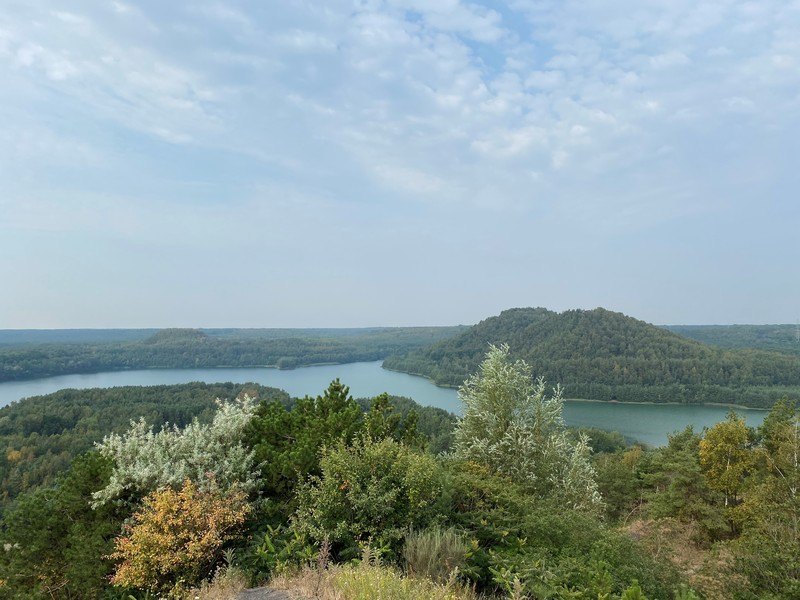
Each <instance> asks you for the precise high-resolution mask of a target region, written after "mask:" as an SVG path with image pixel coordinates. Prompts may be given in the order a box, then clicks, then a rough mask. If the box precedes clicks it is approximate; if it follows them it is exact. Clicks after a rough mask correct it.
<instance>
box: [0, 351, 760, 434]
mask: <svg viewBox="0 0 800 600" xmlns="http://www.w3.org/2000/svg"><path fill="white" fill-rule="evenodd" d="M336 377H338V378H339V379H340V380H341V381H342V382H343V383H345V384H346V385H348V386H350V391H351V393H352V394H353V395H354V396H356V397H365V396H376V395H378V394H380V393H382V392H389V393H390V394H393V395H397V396H407V397H409V398H413V399H414V400H416V401H417V402H419V403H420V404H423V405H427V406H437V407H439V408H444V409H446V410H449V411H451V412H455V413H459V412H460V408H461V406H460V402H459V400H458V394H457V393H456V390H453V389H449V388H441V387H437V386H435V385H433V384H432V383H431V382H430V381H428V380H427V379H424V378H422V377H416V376H414V375H406V374H404V373H395V372H394V371H387V370H386V369H382V368H381V363H380V362H363V363H349V364H344V365H320V366H314V367H303V368H300V369H294V370H290V371H280V370H277V369H268V368H243V369H234V368H223V369H148V370H142V371H116V372H106V373H91V374H86V375H62V376H59V377H47V378H44V379H35V380H32V381H11V382H5V383H0V406H5V405H6V404H9V403H11V402H14V401H16V400H20V399H21V398H25V397H29V396H39V395H41V394H49V393H52V392H55V391H58V390H61V389H65V388H76V389H86V388H96V387H117V386H128V385H162V384H173V383H188V382H191V381H202V382H206V383H219V382H226V381H232V382H236V383H245V382H254V383H260V384H262V385H267V386H272V387H277V388H281V389H283V390H286V391H287V392H288V393H289V394H291V395H292V396H304V395H306V394H309V395H317V394H319V393H321V392H322V391H323V390H324V389H325V388H326V387H327V386H328V384H329V383H330V381H331V380H333V379H335V378H336ZM728 410H729V409H728V408H727V407H723V406H694V405H692V406H687V405H680V404H623V403H616V402H589V401H582V400H567V401H566V403H565V407H564V418H565V420H566V421H567V424H569V425H578V426H586V427H599V428H601V429H608V430H615V431H619V432H620V433H622V434H623V435H624V436H626V437H627V438H630V439H635V440H639V441H642V442H645V443H648V444H652V445H660V444H664V443H666V441H667V435H668V434H669V433H671V432H673V431H676V430H679V429H683V428H684V427H686V425H694V427H695V429H697V430H700V429H702V428H703V427H709V426H711V425H713V424H714V423H717V422H718V421H721V420H723V419H724V418H725V415H726V414H727V413H728ZM736 411H737V412H738V413H739V414H741V415H743V416H744V417H745V418H746V419H747V423H748V425H758V424H760V423H761V422H762V421H763V419H764V416H765V415H766V411H762V410H755V409H751V410H748V409H736Z"/></svg>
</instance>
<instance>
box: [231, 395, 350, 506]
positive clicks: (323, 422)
mask: <svg viewBox="0 0 800 600" xmlns="http://www.w3.org/2000/svg"><path fill="white" fill-rule="evenodd" d="M362 420H363V414H362V410H361V407H360V406H359V405H358V403H357V402H356V401H355V400H354V399H353V396H351V395H350V388H349V387H347V386H346V385H344V384H343V383H341V382H340V381H339V380H338V379H335V380H334V381H332V382H331V384H330V385H329V386H328V389H326V390H325V392H324V393H323V394H322V395H320V396H317V397H316V398H311V397H309V396H306V397H305V398H302V399H300V400H298V401H297V403H296V404H295V405H294V407H293V408H292V409H291V410H287V409H286V408H285V407H284V406H283V404H281V403H280V402H270V403H262V404H261V405H260V406H259V407H258V408H257V409H256V414H255V417H254V418H253V419H252V420H251V421H250V423H249V424H248V426H247V428H246V430H245V442H246V444H247V445H248V446H249V447H250V448H252V450H253V456H254V459H255V462H256V464H258V465H259V466H260V467H259V468H260V471H261V478H262V484H261V485H262V491H263V492H264V493H265V494H266V495H267V496H270V497H273V498H277V499H279V500H281V501H284V502H285V501H289V500H290V499H291V498H292V495H293V493H294V490H295V487H296V485H297V482H298V481H300V480H302V479H305V478H306V477H307V476H309V475H319V473H320V470H319V454H320V450H321V449H322V448H323V447H325V446H333V445H335V444H336V443H337V442H339V441H343V442H345V443H350V442H351V441H352V440H353V438H354V437H355V435H356V433H357V432H358V431H360V429H361V427H362Z"/></svg>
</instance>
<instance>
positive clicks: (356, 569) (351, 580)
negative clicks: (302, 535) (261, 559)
mask: <svg viewBox="0 0 800 600" xmlns="http://www.w3.org/2000/svg"><path fill="white" fill-rule="evenodd" d="M270 586H271V587H273V588H275V589H281V590H285V591H287V592H289V593H290V594H293V595H294V596H295V597H296V598H298V599H300V598H303V599H307V600H419V599H420V598H426V599H428V600H478V596H477V595H476V594H475V592H474V591H473V590H471V589H469V588H467V587H465V586H463V585H462V584H460V583H459V582H457V581H456V579H455V576H453V577H451V578H450V581H448V582H446V583H435V582H433V581H430V580H428V579H422V578H411V577H406V576H405V575H403V574H402V573H400V572H398V571H396V570H394V569H391V568H388V567H384V566H382V565H380V564H378V563H377V562H376V561H374V560H373V559H372V558H371V557H370V556H369V552H367V553H365V556H364V558H363V559H362V561H361V563H360V564H357V565H335V566H328V565H327V559H326V557H324V556H323V558H322V560H320V561H318V564H317V565H315V566H314V567H306V568H305V569H303V570H301V571H298V572H296V573H293V574H289V575H282V576H278V577H276V578H275V579H273V580H272V582H271V583H270Z"/></svg>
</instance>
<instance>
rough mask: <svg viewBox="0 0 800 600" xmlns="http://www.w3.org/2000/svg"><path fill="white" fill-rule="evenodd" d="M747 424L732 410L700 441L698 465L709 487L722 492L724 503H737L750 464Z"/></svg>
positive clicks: (751, 454) (750, 454)
mask: <svg viewBox="0 0 800 600" xmlns="http://www.w3.org/2000/svg"><path fill="white" fill-rule="evenodd" d="M749 439H750V436H749V434H748V431H747V426H746V425H745V423H744V419H742V418H741V417H740V416H739V415H737V414H736V413H734V412H733V411H731V412H730V413H728V418H727V419H726V420H725V421H720V422H719V423H717V424H716V425H714V426H713V427H712V428H711V429H709V430H708V431H707V432H706V434H705V436H704V437H703V439H702V440H700V448H699V450H700V452H699V456H700V466H701V467H702V468H703V471H704V472H705V474H706V477H707V478H708V485H709V486H710V487H711V489H713V490H716V491H718V492H721V493H722V494H723V495H724V497H725V506H729V505H731V504H738V501H739V492H740V491H741V489H742V485H743V484H744V479H745V476H746V475H747V473H748V471H749V470H750V468H751V466H752V464H753V453H752V450H751V449H750V447H749Z"/></svg>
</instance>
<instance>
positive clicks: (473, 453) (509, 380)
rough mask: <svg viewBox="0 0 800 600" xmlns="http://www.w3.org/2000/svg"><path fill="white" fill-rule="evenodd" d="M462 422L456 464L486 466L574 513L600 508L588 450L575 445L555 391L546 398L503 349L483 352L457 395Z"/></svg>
mask: <svg viewBox="0 0 800 600" xmlns="http://www.w3.org/2000/svg"><path fill="white" fill-rule="evenodd" d="M459 397H460V399H461V401H462V403H463V404H464V417H463V418H462V419H461V420H460V421H459V423H458V426H457V428H456V431H455V452H456V456H457V457H458V458H461V459H463V460H470V461H475V462H478V463H482V464H485V465H487V466H488V467H489V468H490V469H491V470H492V471H493V472H495V473H498V474H501V475H505V476H507V477H510V478H511V479H512V480H514V481H516V482H518V483H521V484H524V485H525V486H526V487H527V488H529V489H530V490H532V491H534V492H536V493H538V494H540V495H542V496H554V495H555V496H559V497H561V498H562V499H563V500H564V501H566V502H568V503H569V504H570V505H572V506H573V507H575V508H593V507H598V506H599V505H600V504H601V498H600V494H599V493H598V491H597V483H596V482H595V473H594V468H593V467H592V465H591V462H590V460H589V454H590V448H589V446H588V441H587V438H586V437H585V436H581V437H580V438H579V440H578V441H577V442H576V441H574V439H573V438H572V437H571V436H570V435H569V433H568V431H567V429H566V426H565V425H564V419H563V417H562V409H563V400H562V398H561V391H560V388H558V387H556V388H555V390H554V394H553V395H552V396H550V397H548V396H547V394H546V385H545V382H544V381H543V380H542V379H539V380H538V381H536V382H535V383H534V380H533V376H532V374H531V369H530V367H529V366H528V365H527V364H526V363H525V362H524V361H521V360H518V361H512V360H511V358H510V357H509V349H508V346H506V345H502V346H491V345H490V346H489V351H488V352H487V353H486V358H485V360H484V361H483V363H482V364H481V366H480V368H479V369H478V372H477V373H475V374H474V375H471V376H470V377H469V378H468V379H467V380H466V381H465V382H464V384H463V385H462V386H461V388H460V389H459Z"/></svg>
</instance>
